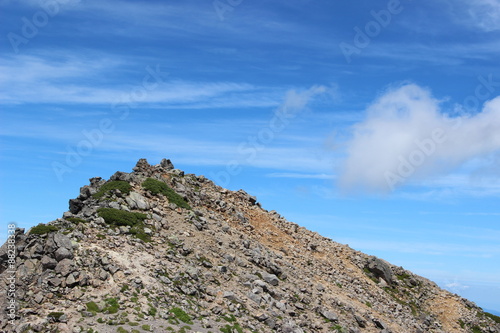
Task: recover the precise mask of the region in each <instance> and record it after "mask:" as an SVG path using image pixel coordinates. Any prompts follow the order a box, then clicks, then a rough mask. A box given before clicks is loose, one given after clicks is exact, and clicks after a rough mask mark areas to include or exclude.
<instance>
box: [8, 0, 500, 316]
mask: <svg viewBox="0 0 500 333" xmlns="http://www.w3.org/2000/svg"><path fill="white" fill-rule="evenodd" d="M0 6H1V14H0V15H1V20H2V24H1V25H0V30H1V34H0V35H1V36H2V47H1V49H0V56H1V63H0V67H1V68H0V88H1V91H2V94H1V95H0V120H1V124H2V126H1V127H0V154H1V155H0V156H1V160H2V163H1V167H0V182H1V183H0V184H1V188H0V203H1V205H0V209H1V210H0V218H1V220H0V222H1V224H2V225H3V230H0V238H1V239H2V240H4V239H5V238H6V234H7V224H8V223H10V222H15V223H17V225H18V226H20V227H24V228H29V227H30V226H33V225H35V224H37V223H39V222H48V221H51V220H53V219H55V218H58V217H60V216H61V214H62V213H63V212H64V211H66V210H67V208H68V205H67V202H68V199H70V198H74V197H76V196H77V195H78V191H79V187H81V186H83V185H85V184H87V183H88V179H89V178H91V177H94V176H102V177H105V178H108V177H109V176H110V175H112V174H113V173H114V172H115V171H117V170H121V171H130V170H131V168H132V167H133V166H134V165H135V162H136V161H137V160H138V159H139V158H147V159H148V161H149V162H150V163H153V164H156V163H158V162H159V161H160V160H161V158H163V157H166V158H170V159H171V160H172V161H173V162H174V164H175V165H176V167H178V168H181V169H183V170H185V171H186V172H189V173H196V174H204V175H205V176H207V177H209V178H212V179H213V180H215V181H216V182H218V183H219V184H220V185H223V186H226V187H228V188H230V189H233V190H238V189H240V188H243V189H245V190H246V191H247V192H249V193H251V194H253V195H256V196H257V197H258V199H259V201H260V202H261V203H262V205H263V207H264V208H266V209H269V210H272V209H274V210H277V211H278V212H280V213H281V214H282V215H284V216H285V217H286V218H288V219H289V220H291V221H294V222H297V223H299V224H300V225H302V226H305V227H307V228H309V229H312V230H315V231H318V232H319V233H321V234H323V235H325V236H327V237H331V238H332V239H333V240H335V241H339V242H342V243H347V244H349V245H350V246H351V247H353V248H355V249H357V250H361V251H363V252H366V253H368V254H373V255H377V256H379V257H381V258H384V259H386V260H388V261H390V262H392V263H394V264H396V265H400V266H403V267H405V268H407V269H410V270H412V271H414V272H416V273H418V274H420V275H423V276H425V277H427V278H429V279H432V280H434V281H436V282H437V283H438V284H439V285H440V286H442V287H444V288H447V289H448V290H451V291H453V292H455V293H459V294H461V295H463V296H465V297H467V298H469V299H471V300H473V301H475V302H476V303H477V304H478V305H480V306H482V307H484V308H487V309H492V310H498V311H500V301H499V300H500V224H499V221H500V205H499V199H500V180H499V175H500V172H499V170H500V97H498V96H500V68H499V67H498V59H499V53H500V2H499V1H498V0H472V1H458V0H455V1H451V0H433V1H430V0H423V1H418V2H417V1H410V0H401V1H395V0H390V1H355V2H351V3H349V2H345V1H337V2H333V1H325V0H318V1H309V0H287V1H281V0H280V1H273V2H271V3H270V2H269V1H261V0H254V1H246V0H231V1H227V0H220V1H218V0H216V1H212V0H209V1H199V0H198V1H189V0H188V1H183V2H182V3H177V2H173V1H141V2H139V1H135V2H134V1H117V0H111V1H95V0H82V1H75V0H45V1H36V0H30V1H28V0H25V1H9V0H1V1H0Z"/></svg>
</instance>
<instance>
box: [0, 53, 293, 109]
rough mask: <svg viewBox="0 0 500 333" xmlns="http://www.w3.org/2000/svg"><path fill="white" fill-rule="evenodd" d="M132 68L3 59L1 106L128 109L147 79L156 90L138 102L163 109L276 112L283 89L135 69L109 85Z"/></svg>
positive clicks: (102, 62)
mask: <svg viewBox="0 0 500 333" xmlns="http://www.w3.org/2000/svg"><path fill="white" fill-rule="evenodd" d="M131 65H132V64H129V63H125V62H124V61H119V60H113V59H111V58H105V59H99V60H89V59H88V58H86V57H79V56H76V55H61V56H60V57H57V59H54V58H42V57H34V56H19V57H6V58H5V61H4V62H3V64H2V65H0V73H1V74H0V87H1V88H2V91H3V92H4V93H3V94H2V96H1V97H0V103H2V104H26V103H79V104H113V103H117V102H122V103H127V102H133V101H131V100H132V99H133V98H134V93H135V90H137V89H136V88H138V87H139V88H140V87H141V84H143V82H144V80H145V78H146V77H147V76H149V77H148V80H149V81H151V82H152V83H151V82H149V84H156V87H155V89H151V91H148V92H147V94H144V95H143V96H141V98H140V100H138V101H139V102H141V103H143V104H150V105H151V106H154V105H155V104H159V105H160V106H161V107H168V106H170V107H180V108H185V107H190V108H193V109H199V108H210V107H222V108H224V107H225V108H229V107H237V106H241V107H270V106H277V105H278V104H279V99H280V98H281V95H282V94H283V92H284V91H283V89H278V88H273V87H259V86H255V85H253V84H248V83H244V82H227V81H189V80H183V79H180V78H171V77H170V76H169V74H168V69H167V68H163V67H161V66H160V65H159V64H152V65H150V66H144V65H143V66H141V67H140V68H139V69H136V72H137V74H136V80H131V79H130V77H129V78H128V79H127V81H125V82H120V81H119V80H115V81H108V79H107V75H108V73H112V72H114V74H113V75H115V76H118V77H120V75H117V73H120V71H122V72H124V75H125V74H126V73H128V72H129V71H130V69H129V68H130V66H131Z"/></svg>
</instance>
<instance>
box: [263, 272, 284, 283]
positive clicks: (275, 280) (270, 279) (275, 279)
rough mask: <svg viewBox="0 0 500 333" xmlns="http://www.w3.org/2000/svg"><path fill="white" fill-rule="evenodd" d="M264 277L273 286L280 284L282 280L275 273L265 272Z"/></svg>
mask: <svg viewBox="0 0 500 333" xmlns="http://www.w3.org/2000/svg"><path fill="white" fill-rule="evenodd" d="M262 278H263V279H264V281H266V282H267V283H269V284H270V285H271V286H277V285H278V284H279V281H280V280H279V279H278V277H277V276H276V275H274V274H263V275H262Z"/></svg>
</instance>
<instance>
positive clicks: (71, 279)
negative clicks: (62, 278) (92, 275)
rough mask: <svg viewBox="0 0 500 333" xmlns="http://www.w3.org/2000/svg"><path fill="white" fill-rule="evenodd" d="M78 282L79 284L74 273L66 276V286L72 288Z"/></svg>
mask: <svg viewBox="0 0 500 333" xmlns="http://www.w3.org/2000/svg"><path fill="white" fill-rule="evenodd" d="M77 284H78V281H77V280H76V279H75V276H74V274H70V275H68V277H67V278H66V286H68V287H70V288H72V287H74V286H75V285H77Z"/></svg>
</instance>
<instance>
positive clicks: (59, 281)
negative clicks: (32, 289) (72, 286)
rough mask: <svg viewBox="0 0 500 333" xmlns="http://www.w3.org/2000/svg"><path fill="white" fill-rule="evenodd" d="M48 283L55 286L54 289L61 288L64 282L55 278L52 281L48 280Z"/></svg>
mask: <svg viewBox="0 0 500 333" xmlns="http://www.w3.org/2000/svg"><path fill="white" fill-rule="evenodd" d="M48 282H49V283H50V284H51V285H53V286H54V287H59V286H60V285H61V283H62V280H61V279H60V278H58V277H54V278H51V279H48Z"/></svg>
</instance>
